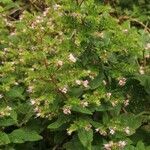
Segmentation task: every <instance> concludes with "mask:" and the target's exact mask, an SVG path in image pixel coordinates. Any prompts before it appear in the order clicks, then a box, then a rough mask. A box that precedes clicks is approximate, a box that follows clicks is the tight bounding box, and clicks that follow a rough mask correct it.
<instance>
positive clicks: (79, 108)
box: [72, 106, 92, 115]
mask: <svg viewBox="0 0 150 150" xmlns="http://www.w3.org/2000/svg"><path fill="white" fill-rule="evenodd" d="M72 110H73V111H76V112H80V113H83V114H89V115H92V112H91V111H90V110H89V109H87V108H83V107H79V106H73V107H72Z"/></svg>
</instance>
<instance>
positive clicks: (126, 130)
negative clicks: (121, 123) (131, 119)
mask: <svg viewBox="0 0 150 150" xmlns="http://www.w3.org/2000/svg"><path fill="white" fill-rule="evenodd" d="M125 133H126V134H128V135H129V134H130V128H129V127H126V128H125Z"/></svg>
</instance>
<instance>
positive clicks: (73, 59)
mask: <svg viewBox="0 0 150 150" xmlns="http://www.w3.org/2000/svg"><path fill="white" fill-rule="evenodd" d="M69 60H70V61H71V62H74V63H75V62H76V61H77V59H76V58H75V57H74V56H73V54H70V55H69Z"/></svg>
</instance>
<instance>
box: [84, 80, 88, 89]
mask: <svg viewBox="0 0 150 150" xmlns="http://www.w3.org/2000/svg"><path fill="white" fill-rule="evenodd" d="M82 84H83V86H84V87H86V88H87V87H88V84H89V81H88V80H85V81H82Z"/></svg>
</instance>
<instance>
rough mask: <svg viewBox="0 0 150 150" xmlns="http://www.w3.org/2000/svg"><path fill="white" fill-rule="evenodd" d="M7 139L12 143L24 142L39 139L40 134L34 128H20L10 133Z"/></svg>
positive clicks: (40, 137)
mask: <svg viewBox="0 0 150 150" xmlns="http://www.w3.org/2000/svg"><path fill="white" fill-rule="evenodd" d="M9 139H10V141H11V142H12V143H24V142H27V141H31V142H32V141H39V140H41V139H42V136H40V135H39V134H37V132H36V131H34V130H29V129H25V128H20V129H16V130H14V131H13V132H12V133H10V134H9Z"/></svg>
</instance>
